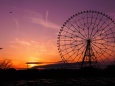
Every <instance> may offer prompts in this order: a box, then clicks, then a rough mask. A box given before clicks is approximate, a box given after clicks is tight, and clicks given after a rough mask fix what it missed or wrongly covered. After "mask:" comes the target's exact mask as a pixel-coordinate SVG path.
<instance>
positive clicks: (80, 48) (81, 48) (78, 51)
mask: <svg viewBox="0 0 115 86" xmlns="http://www.w3.org/2000/svg"><path fill="white" fill-rule="evenodd" d="M84 46H85V45H83V46H82V47H81V48H79V50H78V53H79V51H80V50H81V49H82V48H83V47H84ZM84 51H85V48H84V49H83V51H81V53H80V54H83V52H84ZM78 53H77V55H76V57H77V56H78ZM76 57H75V58H73V61H74V60H75V59H76ZM79 59H80V58H79ZM79 59H78V60H79Z"/></svg>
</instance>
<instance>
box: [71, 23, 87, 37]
mask: <svg viewBox="0 0 115 86" xmlns="http://www.w3.org/2000/svg"><path fill="white" fill-rule="evenodd" d="M71 25H72V24H71ZM72 27H73V28H74V29H76V30H77V28H76V27H75V26H73V25H72ZM78 28H80V27H79V26H78ZM77 31H78V30H77ZM78 33H79V34H80V35H81V36H83V37H84V38H86V37H85V36H84V35H83V34H82V33H81V32H80V31H78Z"/></svg>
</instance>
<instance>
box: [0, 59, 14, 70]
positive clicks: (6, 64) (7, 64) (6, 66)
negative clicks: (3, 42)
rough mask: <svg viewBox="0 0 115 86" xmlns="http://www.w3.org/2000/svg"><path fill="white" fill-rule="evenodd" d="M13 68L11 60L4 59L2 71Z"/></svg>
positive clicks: (0, 65)
mask: <svg viewBox="0 0 115 86" xmlns="http://www.w3.org/2000/svg"><path fill="white" fill-rule="evenodd" d="M11 67H12V62H11V60H9V59H2V60H1V61H0V68H1V69H9V68H11Z"/></svg>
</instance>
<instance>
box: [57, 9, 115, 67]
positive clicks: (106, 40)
mask: <svg viewBox="0 0 115 86" xmlns="http://www.w3.org/2000/svg"><path fill="white" fill-rule="evenodd" d="M57 45H58V50H59V53H60V56H61V58H62V60H63V61H64V62H65V63H68V64H74V65H75V64H76V65H78V64H79V67H85V66H89V67H91V66H97V65H98V66H102V65H109V64H114V61H115V60H114V59H115V54H114V53H115V52H114V51H115V22H114V20H113V19H112V18H110V17H109V16H108V15H106V14H104V13H102V12H98V11H83V12H79V13H77V14H75V15H73V16H71V17H70V18H68V20H66V22H65V23H64V24H63V26H62V27H61V29H60V31H59V34H58V40H57Z"/></svg>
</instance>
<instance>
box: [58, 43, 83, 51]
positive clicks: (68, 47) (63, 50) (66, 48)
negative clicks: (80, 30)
mask: <svg viewBox="0 0 115 86" xmlns="http://www.w3.org/2000/svg"><path fill="white" fill-rule="evenodd" d="M80 45H83V44H79V46H80ZM60 46H62V45H60ZM63 46H65V45H63ZM77 46H78V45H74V46H72V47H77ZM72 47H68V48H65V49H62V50H61V51H65V50H68V49H71V48H72Z"/></svg>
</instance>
